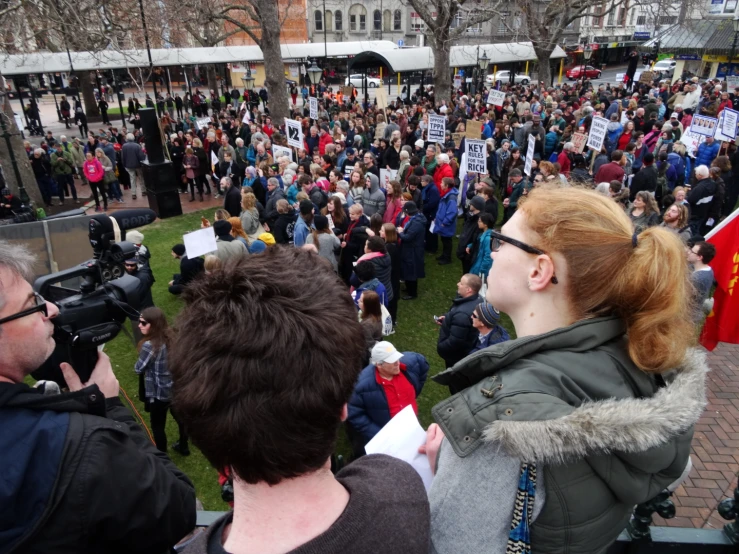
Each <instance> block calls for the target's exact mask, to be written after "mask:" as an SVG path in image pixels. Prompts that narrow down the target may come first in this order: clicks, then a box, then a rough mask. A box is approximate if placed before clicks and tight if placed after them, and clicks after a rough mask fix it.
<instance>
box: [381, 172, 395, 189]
mask: <svg viewBox="0 0 739 554" xmlns="http://www.w3.org/2000/svg"><path fill="white" fill-rule="evenodd" d="M397 176H398V170H397V169H381V170H380V186H381V187H382V188H387V184H388V183H389V182H390V181H392V180H394V179H395V178H396V177H397Z"/></svg>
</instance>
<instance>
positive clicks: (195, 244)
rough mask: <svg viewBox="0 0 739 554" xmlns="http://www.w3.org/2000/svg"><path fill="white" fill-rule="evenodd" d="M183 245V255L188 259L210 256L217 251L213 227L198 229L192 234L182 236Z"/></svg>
mask: <svg viewBox="0 0 739 554" xmlns="http://www.w3.org/2000/svg"><path fill="white" fill-rule="evenodd" d="M182 239H183V241H184V243H185V253H186V254H187V257H188V258H189V259H191V260H192V259H193V258H197V257H198V256H202V255H203V254H210V253H211V252H215V251H216V250H218V245H216V233H215V231H214V230H213V227H206V228H205V229H198V230H197V231H193V232H192V233H187V234H186V235H183V236H182Z"/></svg>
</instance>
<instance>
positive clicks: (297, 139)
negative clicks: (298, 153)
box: [285, 119, 303, 148]
mask: <svg viewBox="0 0 739 554" xmlns="http://www.w3.org/2000/svg"><path fill="white" fill-rule="evenodd" d="M285 130H286V131H287V143H288V144H289V145H290V146H293V147H295V148H303V128H302V127H301V126H300V123H299V122H298V121H295V120H294V119H286V120H285Z"/></svg>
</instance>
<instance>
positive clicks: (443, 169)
mask: <svg viewBox="0 0 739 554" xmlns="http://www.w3.org/2000/svg"><path fill="white" fill-rule="evenodd" d="M436 160H437V164H436V170H435V171H434V184H436V188H437V189H439V194H441V180H442V179H443V178H444V177H450V178H452V179H454V171H453V170H452V166H451V165H449V156H448V155H447V154H439V155H438V156H436Z"/></svg>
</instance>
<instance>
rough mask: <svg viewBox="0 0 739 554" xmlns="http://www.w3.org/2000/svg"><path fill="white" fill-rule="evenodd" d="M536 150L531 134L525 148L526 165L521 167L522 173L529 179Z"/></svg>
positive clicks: (533, 137)
mask: <svg viewBox="0 0 739 554" xmlns="http://www.w3.org/2000/svg"><path fill="white" fill-rule="evenodd" d="M535 149H536V137H535V136H534V135H533V133H532V134H530V135H529V144H528V148H526V164H525V165H524V166H523V172H524V173H525V174H526V175H528V176H529V177H531V167H532V165H533V164H534V150H535Z"/></svg>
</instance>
